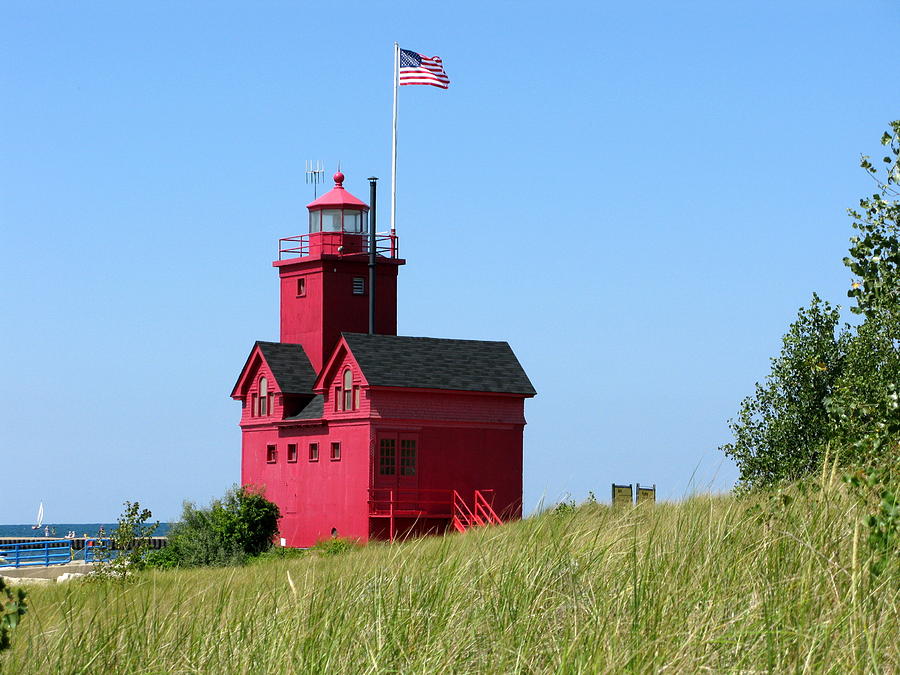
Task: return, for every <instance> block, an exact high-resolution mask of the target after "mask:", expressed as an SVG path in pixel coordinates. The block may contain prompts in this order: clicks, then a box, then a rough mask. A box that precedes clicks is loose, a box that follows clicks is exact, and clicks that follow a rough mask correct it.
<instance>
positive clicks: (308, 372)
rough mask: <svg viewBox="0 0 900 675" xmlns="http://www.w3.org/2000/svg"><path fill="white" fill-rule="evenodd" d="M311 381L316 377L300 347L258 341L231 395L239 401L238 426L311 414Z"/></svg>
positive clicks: (312, 395)
mask: <svg viewBox="0 0 900 675" xmlns="http://www.w3.org/2000/svg"><path fill="white" fill-rule="evenodd" d="M314 381H315V373H314V372H313V369H312V365H310V363H309V359H308V358H307V357H306V353H305V352H304V351H303V347H301V346H300V345H296V344H285V343H281V342H262V341H258V342H257V343H256V344H255V345H254V346H253V349H252V350H251V351H250V355H249V356H248V357H247V361H246V362H245V364H244V367H243V369H242V370H241V374H240V376H239V377H238V380H237V382H236V383H235V385H234V389H233V390H232V392H231V397H232V398H234V399H237V400H239V401H241V406H242V414H241V424H260V423H266V422H273V421H278V420H283V419H291V418H293V417H294V416H296V415H298V414H301V413H303V412H304V411H306V412H312V410H310V404H311V403H312V402H313V399H314V398H315V395H314V394H313V391H312V386H313V383H314ZM314 407H315V406H313V408H314Z"/></svg>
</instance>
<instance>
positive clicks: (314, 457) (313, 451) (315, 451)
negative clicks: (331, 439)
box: [309, 443, 319, 462]
mask: <svg viewBox="0 0 900 675" xmlns="http://www.w3.org/2000/svg"><path fill="white" fill-rule="evenodd" d="M309 461H310V462H318V461H319V444H318V443H310V444H309Z"/></svg>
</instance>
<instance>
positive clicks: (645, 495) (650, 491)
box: [637, 485, 656, 504]
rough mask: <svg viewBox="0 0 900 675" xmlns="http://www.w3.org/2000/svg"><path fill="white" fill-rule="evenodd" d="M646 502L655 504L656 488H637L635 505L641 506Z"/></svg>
mask: <svg viewBox="0 0 900 675" xmlns="http://www.w3.org/2000/svg"><path fill="white" fill-rule="evenodd" d="M644 502H647V503H648V504H655V503H656V486H655V485H654V486H653V487H641V486H640V485H638V486H637V503H638V504H643V503H644Z"/></svg>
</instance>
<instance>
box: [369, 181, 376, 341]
mask: <svg viewBox="0 0 900 675" xmlns="http://www.w3.org/2000/svg"><path fill="white" fill-rule="evenodd" d="M377 180H378V179H377V178H376V177H375V176H370V177H369V335H375V207H376V196H375V193H376V190H375V183H376V181H377Z"/></svg>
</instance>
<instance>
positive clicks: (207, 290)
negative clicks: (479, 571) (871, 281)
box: [0, 0, 900, 523]
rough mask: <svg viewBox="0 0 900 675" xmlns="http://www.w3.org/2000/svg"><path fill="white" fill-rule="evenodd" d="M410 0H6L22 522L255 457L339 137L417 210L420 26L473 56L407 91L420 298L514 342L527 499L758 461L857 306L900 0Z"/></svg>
mask: <svg viewBox="0 0 900 675" xmlns="http://www.w3.org/2000/svg"><path fill="white" fill-rule="evenodd" d="M398 7H399V6H398V5H397V4H396V3H378V2H374V3H373V2H368V3H356V2H345V3H341V4H340V5H330V4H328V3H315V4H308V3H272V2H258V3H244V4H239V3H227V2H225V3H223V2H215V3H212V2H192V3H176V2H155V3H144V4H143V5H142V6H137V5H134V4H129V5H128V6H123V5H122V4H121V3H100V2H97V3H91V4H77V5H76V4H72V3H41V4H37V3H29V2H6V3H4V4H3V5H2V7H0V97H2V98H0V100H2V104H0V231H2V239H0V241H2V249H0V302H2V310H3V311H2V316H3V318H2V327H3V328H2V331H0V341H2V342H0V347H2V355H3V357H2V358H3V384H4V386H3V387H2V388H0V467H2V469H0V474H2V476H3V479H2V484H3V497H2V499H0V522H2V523H17V522H27V521H28V520H30V519H31V518H33V515H34V511H35V508H36V505H37V502H38V501H39V500H41V499H43V500H44V502H45V505H46V512H47V520H48V521H57V522H79V521H90V520H108V519H110V518H114V517H115V516H116V515H117V514H118V513H119V512H120V510H121V508H120V507H121V502H122V501H123V500H126V499H128V500H135V499H137V500H139V501H140V502H141V503H142V504H144V505H146V506H148V507H149V508H151V509H152V510H153V511H154V513H155V515H156V516H158V517H160V518H162V519H170V518H173V517H176V516H177V515H178V514H179V513H180V504H181V501H182V500H183V499H190V500H195V501H200V502H205V501H207V500H208V499H209V498H211V497H213V496H216V495H219V494H221V493H222V492H223V491H224V489H225V488H226V487H227V486H229V485H230V484H232V483H234V482H236V481H237V480H238V479H239V467H240V464H239V453H240V434H239V429H238V426H237V420H238V416H239V410H238V404H237V403H235V402H234V401H232V400H231V399H230V398H229V397H228V394H229V392H230V390H231V386H232V384H233V383H234V380H235V378H236V377H237V374H238V371H239V369H240V367H241V365H242V364H243V362H244V359H245V357H246V355H247V353H248V351H249V349H250V346H251V345H252V344H253V341H254V340H257V339H269V340H271V339H277V335H278V333H277V331H278V327H277V319H278V316H277V293H276V291H277V286H276V279H277V275H276V273H275V271H274V269H273V268H272V267H271V261H272V260H273V259H274V257H275V255H276V251H277V240H278V238H279V237H283V236H289V235H294V234H299V233H300V232H302V231H303V229H304V224H305V213H306V211H305V204H306V203H308V202H309V201H311V198H312V194H311V189H310V188H309V186H307V185H305V184H304V177H303V169H304V163H305V161H306V160H307V159H314V160H315V159H320V160H324V161H325V162H326V165H327V168H328V171H329V174H330V173H331V172H333V171H334V169H335V168H336V165H337V162H338V161H340V162H341V164H342V167H343V170H344V173H345V174H346V175H347V182H346V185H347V187H348V188H349V189H350V190H351V191H352V192H354V193H355V194H357V195H358V196H360V197H361V198H366V196H367V185H366V182H365V177H366V176H369V175H373V174H374V175H377V176H380V177H381V179H382V180H381V183H380V184H381V190H382V191H381V193H380V197H381V199H379V205H380V209H379V220H380V222H381V223H383V224H386V223H387V219H388V208H387V205H388V204H389V193H388V189H389V177H390V122H391V86H390V81H391V52H392V44H393V41H394V40H397V41H399V42H400V44H401V46H402V47H404V48H407V49H412V50H415V51H419V52H422V53H425V54H428V55H435V54H437V55H440V56H441V57H442V58H443V60H444V64H445V66H446V70H447V72H448V74H449V76H450V78H451V81H452V84H451V88H450V89H449V90H448V91H440V90H438V89H435V88H432V87H404V88H403V90H402V91H401V92H400V94H401V101H400V153H399V154H400V162H399V181H398V182H399V188H398V190H399V211H398V234H399V235H400V237H401V250H402V253H403V255H404V257H406V258H407V260H408V264H407V266H406V268H404V269H403V270H402V271H401V279H400V294H399V295H400V297H399V302H400V312H399V330H400V333H401V334H405V335H426V336H435V337H460V338H475V339H491V340H498V339H499V340H508V341H509V342H510V344H511V345H512V346H513V348H514V349H515V351H516V353H517V354H518V356H519V359H520V360H521V361H522V363H523V365H524V366H525V368H526V370H527V371H528V373H529V375H530V377H531V379H532V381H533V382H534V384H535V386H536V388H537V389H538V391H539V396H538V397H537V398H535V399H533V400H532V401H529V402H528V404H527V408H526V412H527V417H528V421H529V424H528V427H527V428H526V433H525V438H526V441H525V486H526V491H525V501H526V508H531V507H533V506H534V505H535V504H536V503H537V502H538V501H539V500H540V499H541V498H542V497H546V499H547V500H549V501H555V500H556V499H558V498H560V497H561V496H564V495H566V494H571V495H572V496H573V497H574V498H576V499H582V498H584V496H585V495H586V493H587V491H588V490H593V491H594V492H596V493H597V495H598V496H600V497H602V498H607V497H608V492H609V484H610V483H611V482H612V481H616V482H635V481H640V482H641V483H656V484H657V485H658V487H659V493H660V496H661V497H664V498H678V497H680V496H682V495H684V494H687V493H689V492H690V491H691V490H695V489H713V490H726V489H728V488H729V487H730V486H731V485H732V484H733V482H734V480H735V478H736V475H737V472H736V469H735V467H734V466H733V465H731V464H730V463H729V462H728V461H725V460H723V457H722V456H721V454H720V453H719V452H718V451H717V450H716V448H717V447H718V446H719V445H720V444H721V443H723V442H725V441H727V440H728V439H729V434H728V428H727V420H728V418H729V417H731V416H732V415H734V414H735V413H736V411H737V409H738V404H739V402H740V400H741V398H742V397H743V396H745V395H747V394H749V393H750V392H751V391H752V389H753V384H754V382H756V381H757V380H760V379H762V378H763V377H764V376H765V374H766V373H767V371H768V359H769V358H770V357H771V356H773V355H774V354H775V353H776V352H777V350H778V348H779V344H780V339H781V336H782V335H783V333H784V332H785V330H786V328H787V325H788V323H789V322H790V321H791V320H792V319H793V317H794V316H795V314H796V311H797V308H798V307H800V306H801V305H804V304H806V303H807V302H808V300H809V297H810V295H811V293H812V292H813V291H817V292H818V293H819V294H820V295H822V296H823V297H825V298H827V299H830V300H832V301H835V302H840V303H846V297H845V294H846V289H847V286H848V284H849V281H850V276H849V274H848V271H847V270H846V268H845V267H844V266H843V265H842V263H841V258H842V257H843V256H844V255H845V253H846V249H847V239H848V237H849V236H850V234H851V230H850V221H849V219H848V218H847V217H846V215H845V210H846V208H847V207H849V206H852V205H854V204H855V203H856V201H857V200H858V199H859V197H860V196H861V195H863V194H865V193H867V192H868V191H870V189H871V184H870V182H869V181H868V179H867V178H866V176H865V175H864V174H863V172H862V171H861V170H859V169H858V168H857V161H858V156H859V153H861V152H866V153H872V154H875V153H877V151H878V148H879V147H880V146H878V138H879V137H880V135H881V132H882V130H883V129H884V128H886V124H887V122H888V121H889V120H890V119H896V118H897V117H898V116H900V87H898V86H897V61H896V59H897V54H896V35H897V32H898V26H900V6H898V5H897V3H896V2H894V1H893V0H891V1H888V0H862V1H860V2H854V3H847V2H821V1H819V2H805V1H798V2H755V3H722V2H712V1H697V2H686V3H677V4H673V3H662V2H659V3H650V2H644V3H596V2H571V3H566V4H565V6H564V7H557V6H555V5H552V4H550V3H529V2H516V3H491V4H487V3H467V2H459V3H448V4H445V5H437V4H428V3H420V4H418V5H415V7H414V11H413V8H412V7H409V6H402V11H401V10H398Z"/></svg>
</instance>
